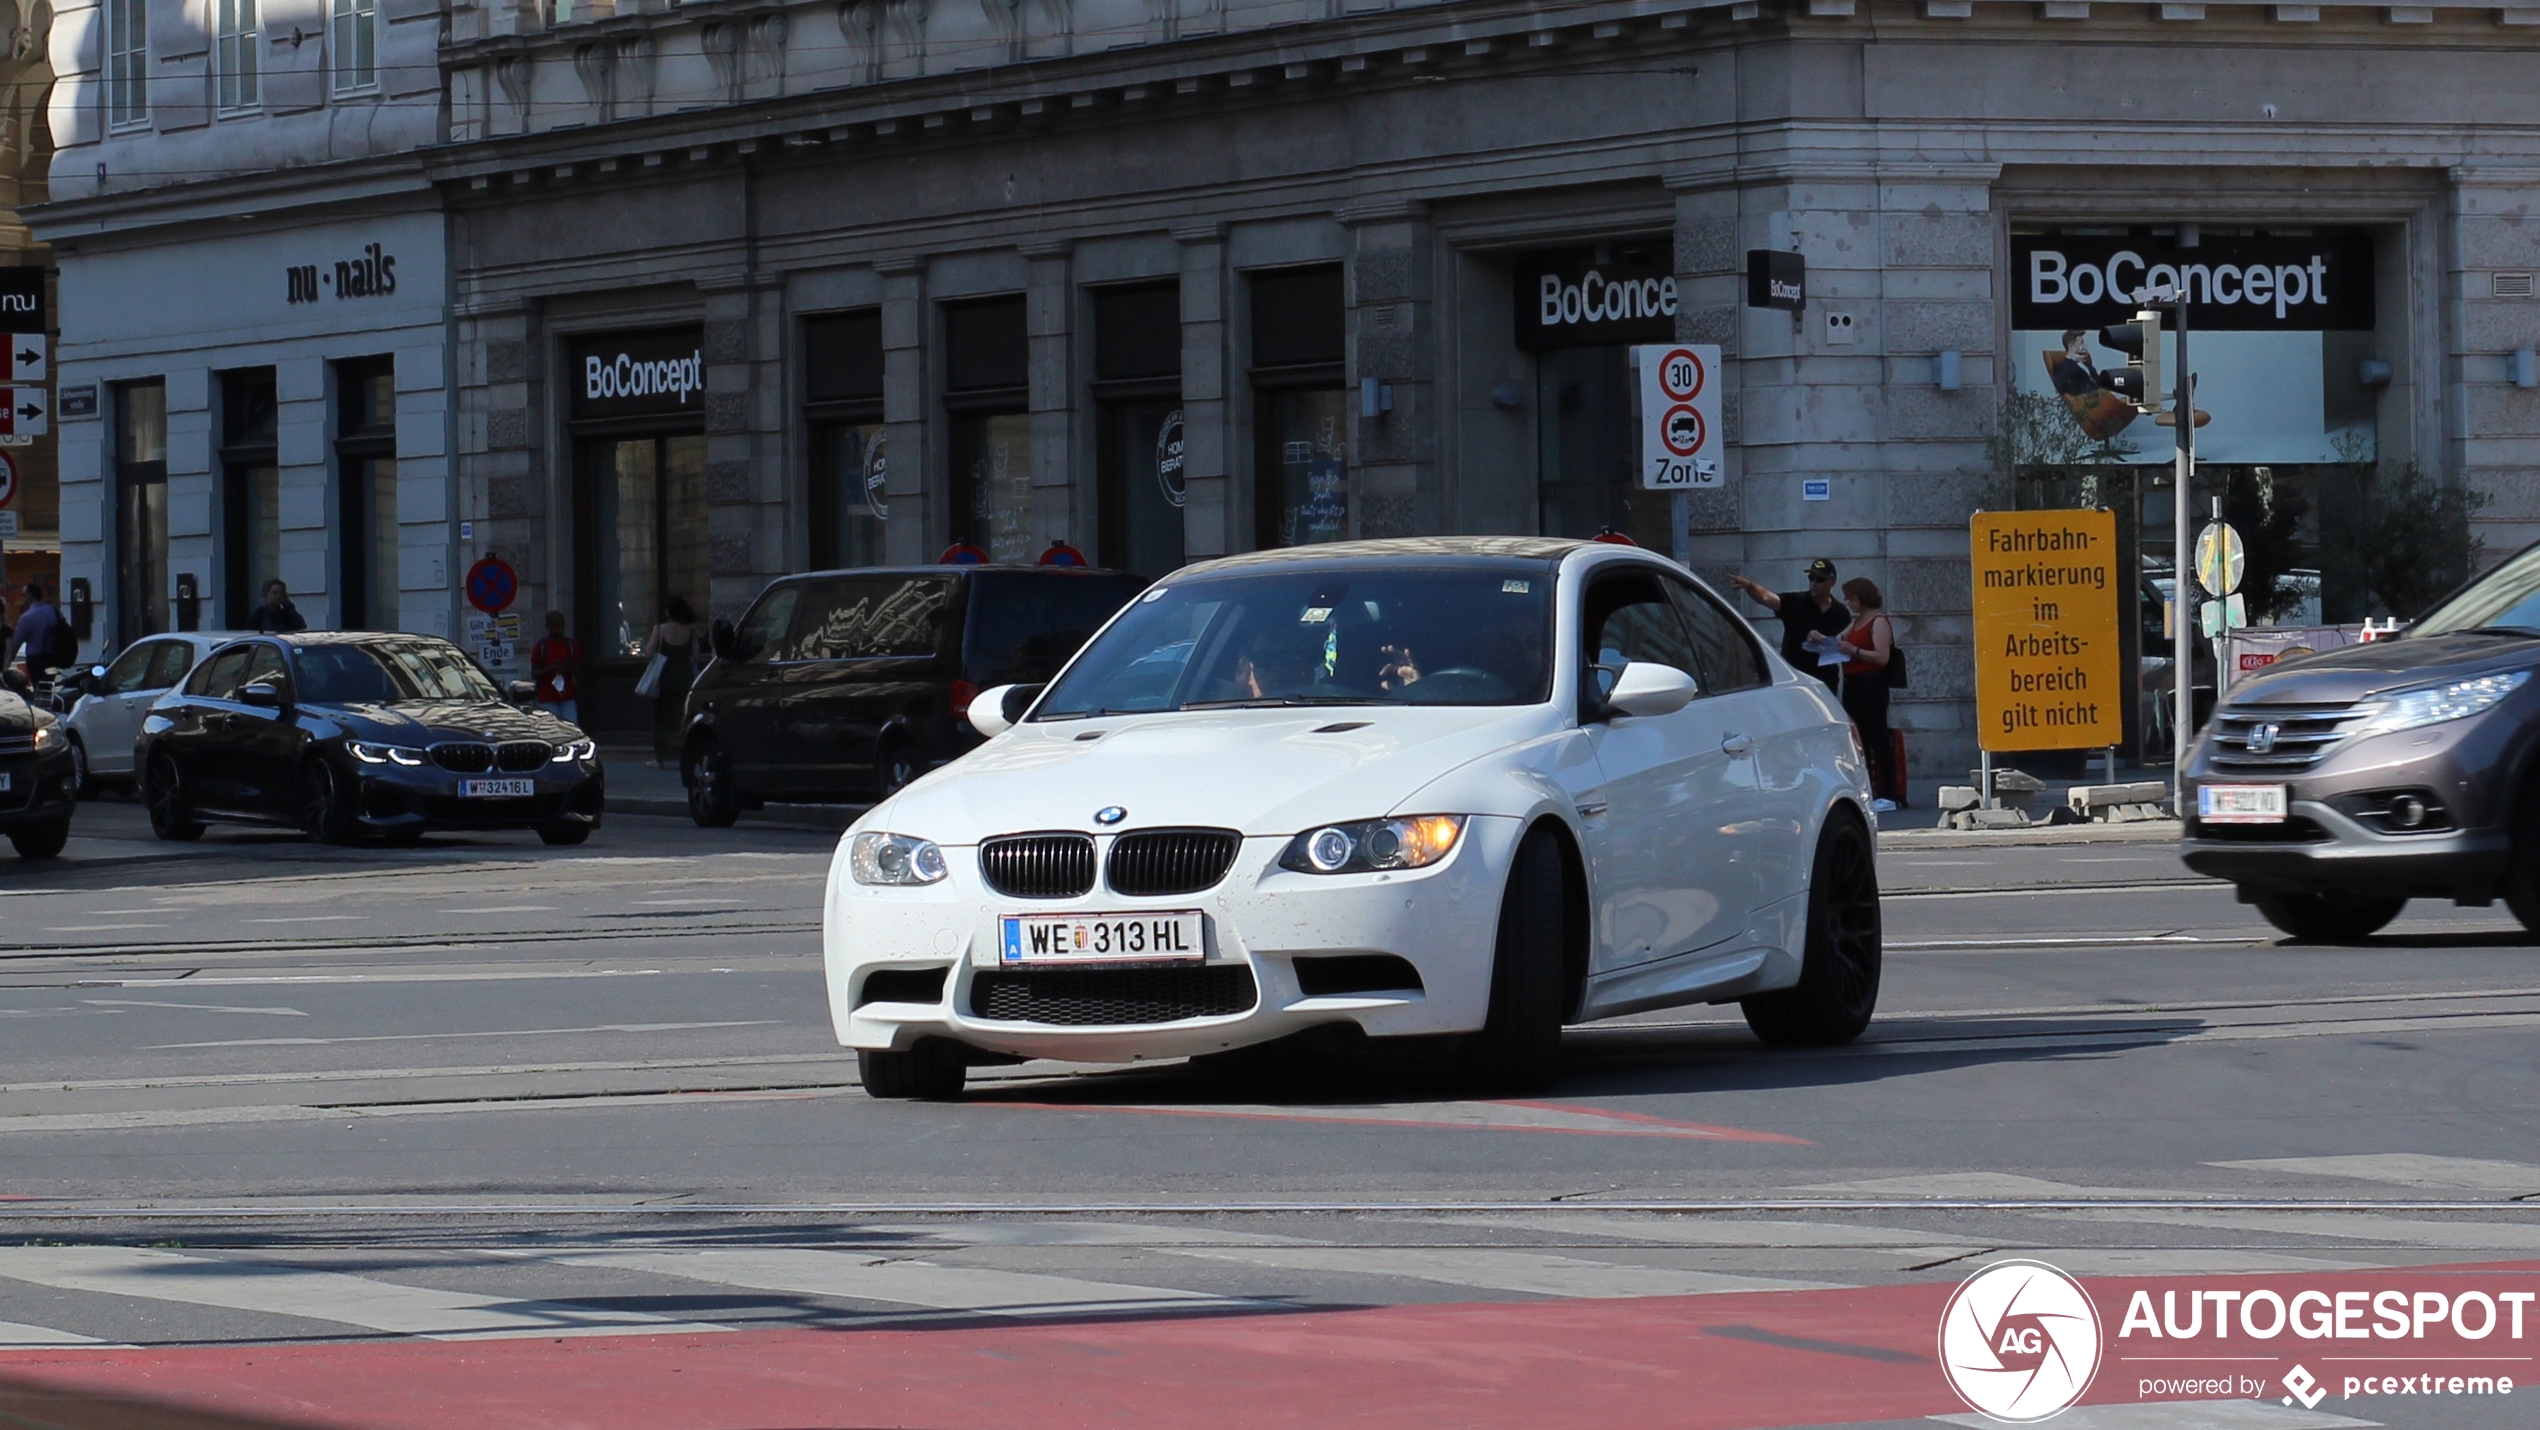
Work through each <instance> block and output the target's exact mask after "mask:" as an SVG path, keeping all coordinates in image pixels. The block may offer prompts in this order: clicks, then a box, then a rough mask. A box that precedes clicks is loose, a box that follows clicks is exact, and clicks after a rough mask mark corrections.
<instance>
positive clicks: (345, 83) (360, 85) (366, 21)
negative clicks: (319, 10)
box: [333, 0, 379, 94]
mask: <svg viewBox="0 0 2540 1430" xmlns="http://www.w3.org/2000/svg"><path fill="white" fill-rule="evenodd" d="M334 31H335V32H334V36H333V44H334V47H335V55H334V60H335V92H336V93H337V94H352V93H356V92H358V91H361V90H367V89H375V88H377V87H378V85H379V0H335V24H334Z"/></svg>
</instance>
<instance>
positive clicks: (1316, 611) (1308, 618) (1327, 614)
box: [1296, 606, 1332, 626]
mask: <svg viewBox="0 0 2540 1430" xmlns="http://www.w3.org/2000/svg"><path fill="white" fill-rule="evenodd" d="M1331 618H1332V608H1331V607H1329V606H1308V607H1306V608H1305V614H1304V615H1302V616H1299V617H1297V618H1296V623H1297V624H1298V625H1300V626H1311V625H1317V624H1320V623H1321V622H1324V621H1328V620H1330V619H1331Z"/></svg>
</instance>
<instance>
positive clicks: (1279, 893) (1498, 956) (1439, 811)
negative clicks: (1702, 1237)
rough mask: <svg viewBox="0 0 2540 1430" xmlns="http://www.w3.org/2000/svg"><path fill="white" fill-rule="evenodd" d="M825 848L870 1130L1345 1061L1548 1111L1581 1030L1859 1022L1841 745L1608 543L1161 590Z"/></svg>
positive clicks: (1296, 562) (1304, 562) (1411, 550)
mask: <svg viewBox="0 0 2540 1430" xmlns="http://www.w3.org/2000/svg"><path fill="white" fill-rule="evenodd" d="M970 719H971V721H972V722H973V723H974V724H975V725H977V726H978V728H979V729H980V730H981V731H982V732H983V733H985V734H988V735H990V736H992V737H993V738H991V739H990V740H989V741H988V742H987V743H986V744H985V745H983V746H981V747H980V748H979V749H977V750H975V751H973V752H971V753H970V754H968V755H966V756H964V757H963V758H962V759H960V760H958V761H955V762H954V763H952V764H950V765H947V766H945V767H944V768H942V769H940V770H937V771H935V772H934V773H932V774H930V775H927V776H926V777H925V778H923V779H920V780H918V781H917V782H915V783H914V784H911V785H910V786H909V787H908V788H906V789H905V790H903V791H901V792H900V793H899V794H897V795H895V796H893V797H892V798H890V799H888V800H886V801H884V802H883V803H881V804H879V805H876V806H874V808H873V809H872V810H871V812H869V813H867V814H866V815H865V816H864V817H863V818H862V819H860V820H858V821H857V822H856V824H855V827H854V828H852V829H850V830H849V831H848V832H847V834H846V836H845V837H844V838H843V839H842V840H840V842H839V845H838V852H837V856H836V858H835V860H834V861H833V862H832V864H831V867H830V872H829V886H828V891H827V897H826V915H825V931H824V942H825V949H826V963H827V974H828V984H829V1005H830V1012H831V1016H832V1018H833V1020H834V1022H835V1023H836V1027H837V1033H838V1040H839V1042H840V1043H841V1044H843V1045H845V1046H847V1047H850V1048H854V1049H856V1050H857V1054H858V1057H859V1059H860V1061H861V1064H862V1068H863V1074H864V1085H865V1088H866V1089H867V1091H869V1092H870V1093H872V1094H873V1095H875V1096H877V1097H948V1096H952V1095H955V1094H957V1093H958V1092H959V1091H960V1089H961V1086H962V1082H963V1078H964V1076H965V1070H966V1069H967V1068H968V1067H970V1066H972V1065H975V1064H979V1063H986V1062H999V1061H1011V1060H1013V1059H1016V1058H1059V1059H1067V1060H1074V1061H1094V1062H1113V1061H1117V1062H1127V1061H1133V1060H1138V1059H1149V1058H1171V1057H1182V1056H1190V1055H1196V1054H1204V1053H1212V1052H1219V1051H1224V1050H1228V1049H1233V1048H1238V1047H1243V1046H1246V1045H1249V1044H1255V1043H1262V1042H1266V1041H1269V1040H1271V1039H1275V1038H1281V1037H1285V1036H1287V1035H1289V1034H1293V1033H1299V1032H1303V1031H1305V1030H1308V1029H1312V1028H1315V1027H1317V1026H1319V1025H1324V1024H1332V1023H1351V1024H1356V1025H1357V1026H1358V1028H1359V1029H1360V1030H1362V1031H1363V1032H1364V1033H1365V1034H1367V1035H1368V1036H1369V1037H1372V1038H1394V1037H1415V1036H1434V1035H1442V1034H1447V1035H1463V1036H1462V1037H1460V1038H1458V1039H1453V1040H1451V1041H1452V1042H1453V1045H1454V1046H1455V1047H1456V1048H1457V1049H1458V1052H1457V1056H1458V1058H1459V1059H1460V1060H1461V1063H1462V1070H1463V1073H1464V1074H1465V1075H1466V1076H1467V1077H1468V1078H1469V1079H1470V1080H1471V1081H1473V1082H1475V1083H1477V1084H1480V1085H1482V1086H1484V1087H1487V1088H1491V1089H1494V1090H1499V1091H1508V1092H1518V1091H1528V1090H1535V1089H1540V1088H1543V1087H1546V1086H1549V1085H1550V1084H1551V1083H1552V1082H1553V1081H1554V1080H1555V1078H1556V1077H1557V1076H1558V1073H1559V1064H1560V1052H1561V1029H1562V1027H1563V1025H1564V1024H1568V1023H1576V1022H1584V1021H1587V1020H1591V1019H1597V1018H1610V1017H1615V1016H1618V1015H1621V1014H1627V1013H1637V1012H1641V1011H1643V1010H1646V1009H1652V1008H1664V1007H1669V1006H1672V1005H1678V1004H1687V1003H1721V1002H1729V1001H1736V1002H1738V1003H1739V1004H1741V1005H1742V1006H1743V1008H1744V1010H1745V1014H1746V1019H1747V1022H1748V1024H1749V1025H1750V1026H1752V1027H1753V1029H1754V1030H1755V1032H1756V1033H1757V1034H1759V1035H1760V1036H1762V1037H1763V1038H1764V1039H1765V1040H1766V1041H1768V1042H1776V1043H1837V1042H1843V1041H1847V1040H1849V1039H1851V1038H1854V1037H1856V1036H1858V1035H1859V1034H1860V1032H1861V1030H1862V1029H1863V1028H1864V1027H1866V1026H1867V1025H1868V1023H1869V1020H1870V1014H1871V1010H1872V1008H1873V1006H1874V1005H1875V1004H1876V1002H1877V999H1878V985H1879V956H1880V952H1879V938H1880V935H1879V893H1878V874H1877V866H1876V860H1875V854H1874V846H1873V843H1872V837H1871V835H1872V828H1873V822H1872V816H1871V815H1870V813H1869V804H1870V787H1869V781H1868V776H1867V772H1866V768H1865V761H1864V760H1863V758H1862V754H1861V749H1860V745H1859V742H1858V740H1857V738H1856V736H1855V735H1854V733H1853V727H1852V725H1851V723H1850V721H1848V720H1847V719H1846V718H1845V717H1844V714H1843V712H1842V710H1841V708H1840V707H1838V706H1837V705H1836V703H1835V701H1834V699H1833V697H1832V696H1831V695H1830V694H1829V693H1828V692H1827V690H1826V688H1825V686H1823V685H1821V684H1819V683H1818V682H1817V681H1815V680H1813V679H1809V678H1807V677H1804V676H1801V675H1798V674H1796V673H1794V672H1793V671H1792V670H1791V669H1790V668H1789V667H1788V666H1786V665H1784V664H1782V662H1781V661H1780V659H1779V658H1778V657H1777V656H1775V655H1774V654H1772V653H1770V652H1769V651H1767V650H1766V649H1765V647H1764V646H1763V644H1762V643H1761V642H1759V641H1758V640H1756V639H1755V636H1754V634H1753V632H1752V631H1750V630H1749V629H1748V627H1747V625H1746V623H1745V622H1744V621H1742V620H1740V619H1738V617H1737V616H1736V615H1735V614H1733V613H1732V612H1731V610H1730V609H1729V607H1728V606H1727V605H1726V604H1725V603H1724V602H1722V601H1721V600H1720V599H1719V598H1718V597H1717V596H1716V595H1714V594H1713V593H1711V592H1710V591H1709V590H1707V589H1705V588H1704V587H1702V586H1701V585H1700V584H1699V583H1697V582H1695V581H1693V580H1692V579H1690V578H1688V577H1687V576H1686V575H1685V573H1684V571H1683V570H1682V569H1681V568H1679V567H1677V566H1676V565H1675V564H1674V563H1672V562H1669V561H1665V560H1662V559H1660V558H1658V557H1656V556H1654V555H1652V554H1650V553H1648V552H1645V551H1639V550H1635V549H1631V548H1626V547H1619V546H1612V545H1600V544H1597V543H1594V542H1581V541H1560V540H1550V539H1537V538H1514V537H1509V538H1491V537H1472V538H1445V537H1440V538H1423V539H1417V540H1397V541H1368V542H1353V543H1346V544H1337V545H1329V546H1317V547H1304V548H1291V549H1287V550H1280V551H1273V552H1262V553H1257V554H1253V555H1247V556H1234V557H1228V558H1225V559H1223V560H1217V561H1208V562H1202V563H1200V564H1197V565H1194V566H1189V567H1185V568H1184V569H1182V570H1180V571H1177V572H1175V573H1173V574H1172V575H1171V576H1168V577H1166V578H1165V579H1164V580H1162V581H1160V582H1158V583H1156V585H1154V586H1153V587H1151V588H1149V589H1148V590H1147V591H1146V592H1145V593H1144V594H1143V595H1141V596H1139V597H1138V598H1137V599H1136V600H1135V601H1133V602H1131V603H1130V604H1129V605H1128V606H1127V607H1126V608H1125V609H1123V610H1122V611H1121V612H1120V613H1119V614H1118V615H1116V616H1115V617H1113V618H1112V620H1111V622H1110V624H1109V625H1107V626H1105V627H1104V628H1103V630H1102V631H1101V632H1100V633H1099V634H1097V635H1096V636H1095V637H1094V638H1093V640H1092V641H1090V642H1089V643H1088V644H1087V645H1086V646H1085V648H1084V649H1083V650H1082V651H1080V652H1078V654H1077V655H1076V657H1075V659H1074V660H1073V661H1071V662H1070V663H1069V664H1068V665H1067V666H1066V668H1065V669H1063V670H1062V671H1060V673H1059V675H1058V677H1057V679H1056V680H1054V681H1052V682H1051V683H1050V684H1049V685H1048V686H1046V687H1029V686H1010V687H999V688H997V689H994V690H989V691H984V692H982V693H981V694H980V695H979V696H978V698H977V699H976V700H975V701H973V702H972V704H971V707H970Z"/></svg>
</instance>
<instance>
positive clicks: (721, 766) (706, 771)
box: [685, 739, 741, 829]
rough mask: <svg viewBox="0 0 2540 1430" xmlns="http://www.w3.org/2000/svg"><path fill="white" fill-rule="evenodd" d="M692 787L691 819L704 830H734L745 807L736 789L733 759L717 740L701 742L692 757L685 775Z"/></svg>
mask: <svg viewBox="0 0 2540 1430" xmlns="http://www.w3.org/2000/svg"><path fill="white" fill-rule="evenodd" d="M685 778H686V781H687V785H688V817H689V818H690V819H693V820H695V821H696V822H697V827H698V828H700V829H730V828H731V827H732V825H733V822H734V821H736V820H738V819H739V818H740V817H741V806H740V803H739V801H738V799H737V798H736V797H735V796H736V794H737V792H736V791H735V790H734V789H733V788H732V758H731V757H730V756H729V755H726V754H724V753H723V746H722V745H721V744H719V743H717V742H716V741H714V740H711V739H707V740H700V741H698V742H697V745H696V748H695V749H694V750H693V751H691V752H690V753H689V756H688V768H687V770H686V771H685Z"/></svg>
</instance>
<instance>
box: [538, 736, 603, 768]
mask: <svg viewBox="0 0 2540 1430" xmlns="http://www.w3.org/2000/svg"><path fill="white" fill-rule="evenodd" d="M599 752H600V744H599V742H598V741H597V740H567V741H566V742H565V743H563V744H561V745H558V746H556V752H555V753H554V754H552V755H549V756H548V757H547V763H549V764H551V765H562V764H570V763H571V762H573V761H575V760H587V759H589V758H591V757H592V756H593V755H596V754H598V753H599Z"/></svg>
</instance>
